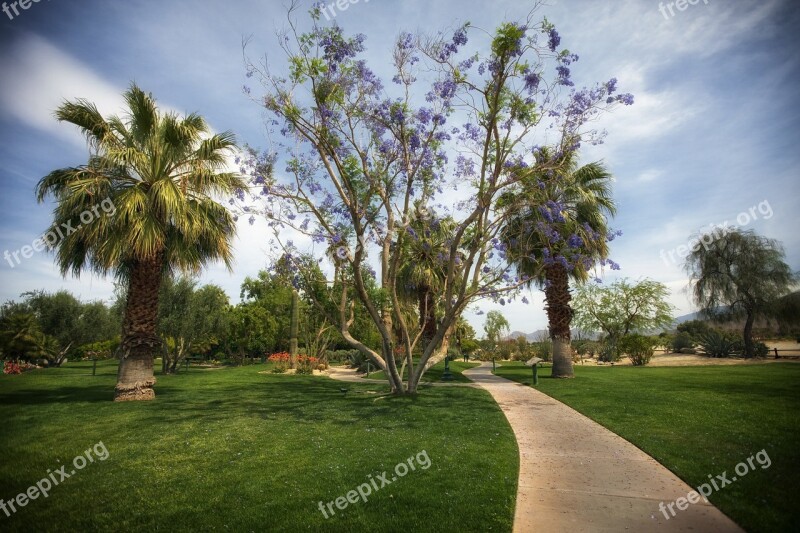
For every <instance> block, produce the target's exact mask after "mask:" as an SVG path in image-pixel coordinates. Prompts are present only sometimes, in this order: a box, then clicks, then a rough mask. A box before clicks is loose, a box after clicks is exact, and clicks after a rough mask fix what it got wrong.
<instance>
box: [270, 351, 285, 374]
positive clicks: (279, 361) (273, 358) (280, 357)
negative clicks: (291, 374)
mask: <svg viewBox="0 0 800 533" xmlns="http://www.w3.org/2000/svg"><path fill="white" fill-rule="evenodd" d="M267 361H269V362H270V363H275V367H274V368H273V369H272V371H273V372H275V373H276V374H283V373H284V372H286V370H287V369H288V368H289V362H290V361H291V357H290V356H289V354H288V352H279V353H274V354H272V355H270V356H269V357H268V358H267Z"/></svg>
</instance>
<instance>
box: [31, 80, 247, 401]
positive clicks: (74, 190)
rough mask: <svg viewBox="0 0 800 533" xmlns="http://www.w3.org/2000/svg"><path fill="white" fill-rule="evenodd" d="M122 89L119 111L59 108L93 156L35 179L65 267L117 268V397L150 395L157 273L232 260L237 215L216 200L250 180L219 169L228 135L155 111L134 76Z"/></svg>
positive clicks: (192, 118)
mask: <svg viewBox="0 0 800 533" xmlns="http://www.w3.org/2000/svg"><path fill="white" fill-rule="evenodd" d="M124 97H125V103H126V105H127V110H126V113H125V114H124V115H122V116H116V115H114V116H110V117H108V118H104V117H103V116H102V115H101V114H100V112H99V111H98V109H97V107H96V106H95V105H94V104H92V103H91V102H89V101H87V100H76V101H70V102H65V103H64V104H62V105H61V106H60V107H59V108H58V110H57V111H56V118H57V119H58V120H59V121H62V122H68V123H70V124H73V125H75V126H77V127H78V129H79V130H80V131H81V133H83V134H84V136H85V137H86V139H87V142H88V144H89V147H90V149H91V155H90V157H89V160H88V162H87V163H85V164H83V165H80V166H75V167H65V168H61V169H58V170H55V171H53V172H51V173H50V174H48V175H47V176H45V177H44V178H42V180H41V181H40V182H39V184H38V186H37V198H38V200H39V201H40V202H42V201H44V199H45V198H46V197H47V196H49V195H50V196H52V197H53V198H54V199H55V201H56V207H55V209H54V211H53V224H52V226H51V227H50V228H48V231H47V233H46V235H59V236H61V237H62V238H60V239H55V240H54V241H53V242H51V240H47V242H48V244H49V245H50V246H51V248H52V249H54V250H55V252H56V263H57V264H58V265H59V267H60V269H61V273H62V274H63V275H66V274H67V273H69V272H71V273H72V274H74V275H76V276H78V275H80V273H81V272H82V271H83V270H84V269H88V270H91V271H93V272H96V273H98V274H100V275H106V274H108V273H113V274H114V275H115V276H116V278H117V279H118V280H119V281H121V282H122V283H123V284H124V285H125V286H126V287H127V299H126V302H125V311H124V316H123V321H122V343H121V346H120V365H119V373H118V376H117V385H116V389H115V398H114V399H115V401H125V400H150V399H153V398H154V397H155V393H154V392H153V385H154V384H155V378H154V377H153V357H154V355H156V354H159V353H160V351H161V340H160V338H159V336H158V334H157V331H156V325H157V316H158V307H159V306H158V303H159V290H160V287H161V281H162V279H163V278H164V277H165V276H167V275H170V274H171V273H172V272H174V271H176V270H179V271H184V272H187V273H196V272H198V271H199V270H200V269H201V268H202V267H203V266H205V265H206V264H207V263H208V262H210V261H215V260H222V261H223V262H224V263H225V264H226V265H227V266H228V267H229V268H230V265H231V261H232V250H231V242H232V239H233V236H234V232H235V222H234V218H233V215H232V214H231V213H230V212H228V210H227V209H226V208H225V207H223V206H222V205H220V204H219V203H218V202H217V201H216V200H215V199H214V198H215V197H218V196H219V195H232V194H234V193H235V191H236V190H238V189H241V188H242V187H244V186H246V185H245V183H244V182H243V181H242V179H241V178H240V177H239V176H238V175H237V174H235V173H231V172H226V171H225V169H226V168H227V160H226V157H227V156H228V155H229V154H230V153H231V152H232V151H233V150H234V148H235V144H234V137H233V134H231V133H229V132H224V133H220V134H215V135H212V134H211V133H210V130H209V127H208V125H207V124H206V121H205V120H204V119H203V118H202V117H201V116H200V115H197V114H194V113H193V114H189V115H186V116H179V115H177V114H175V113H167V112H162V111H159V109H158V108H157V106H156V101H155V99H154V98H153V96H152V95H151V94H149V93H145V92H144V91H142V90H141V89H140V88H139V87H137V86H136V85H135V84H132V85H131V87H130V89H128V90H127V91H126V92H125V94H124ZM98 206H102V207H103V212H102V213H101V212H100V209H99V208H98ZM106 207H109V208H108V209H106ZM86 213H94V214H95V215H96V216H94V217H91V218H90V217H85V216H84V215H86ZM85 221H89V222H87V223H84V222H85ZM61 228H64V229H65V231H64V232H63V235H62V233H61ZM67 228H70V229H67Z"/></svg>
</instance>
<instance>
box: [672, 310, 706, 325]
mask: <svg viewBox="0 0 800 533" xmlns="http://www.w3.org/2000/svg"><path fill="white" fill-rule="evenodd" d="M690 320H700V313H699V312H694V313H689V314H688V315H681V316H676V317H675V324H683V323H684V322H689V321H690Z"/></svg>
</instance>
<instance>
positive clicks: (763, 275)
mask: <svg viewBox="0 0 800 533" xmlns="http://www.w3.org/2000/svg"><path fill="white" fill-rule="evenodd" d="M703 237H706V236H705V235H704V236H703ZM706 241H709V242H710V244H708V245H706V244H705V243H706ZM700 242H701V241H699V240H698V243H700ZM702 242H703V245H702V246H701V245H700V244H698V245H697V246H695V247H694V249H692V251H691V253H690V254H689V256H688V257H687V258H686V263H685V265H684V266H685V268H686V271H687V272H688V273H689V274H690V275H691V278H692V279H691V283H692V286H693V293H694V300H695V302H696V303H697V305H699V306H700V308H701V310H702V311H703V313H704V314H705V315H706V316H708V317H711V318H713V319H716V320H729V319H733V318H741V317H744V319H745V320H744V330H743V331H742V337H743V340H744V356H745V357H753V356H754V355H755V343H754V341H753V323H754V322H755V320H756V318H758V317H759V316H770V315H772V314H774V311H775V308H776V305H777V304H778V301H779V300H780V298H781V297H782V296H785V295H786V294H787V293H788V292H789V291H790V289H791V287H792V285H793V284H795V283H797V281H798V277H797V275H796V274H795V273H793V272H792V270H791V268H789V265H787V264H786V261H785V255H784V252H783V248H782V247H781V245H780V243H779V242H778V241H776V240H774V239H768V238H766V237H762V236H760V235H756V234H755V232H753V231H752V230H749V231H743V230H734V231H731V232H728V233H727V234H726V235H722V236H720V237H718V238H716V239H714V238H710V239H704V240H703V241H702Z"/></svg>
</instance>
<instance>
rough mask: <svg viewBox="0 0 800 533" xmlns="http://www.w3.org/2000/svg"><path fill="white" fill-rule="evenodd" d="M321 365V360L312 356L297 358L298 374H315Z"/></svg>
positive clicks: (299, 356)
mask: <svg viewBox="0 0 800 533" xmlns="http://www.w3.org/2000/svg"><path fill="white" fill-rule="evenodd" d="M317 365H319V359H317V358H316V357H311V356H310V355H298V356H297V373H298V374H313V373H314V369H315V368H317Z"/></svg>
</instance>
